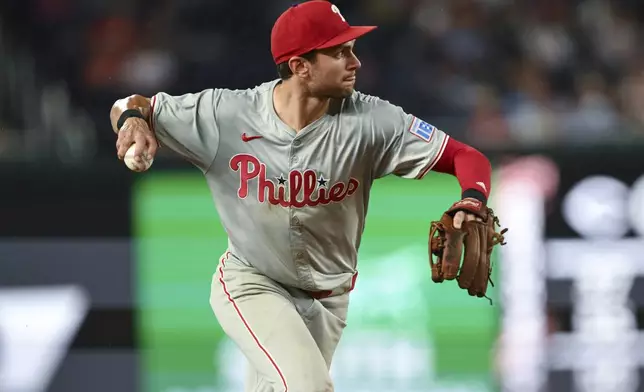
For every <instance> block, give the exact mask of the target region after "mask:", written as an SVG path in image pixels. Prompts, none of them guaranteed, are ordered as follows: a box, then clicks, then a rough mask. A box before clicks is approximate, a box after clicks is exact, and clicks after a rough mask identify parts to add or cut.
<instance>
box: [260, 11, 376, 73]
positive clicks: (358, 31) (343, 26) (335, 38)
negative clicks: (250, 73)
mask: <svg viewBox="0 0 644 392" xmlns="http://www.w3.org/2000/svg"><path fill="white" fill-rule="evenodd" d="M376 27H377V26H350V25H349V23H347V21H346V20H345V19H344V16H342V14H341V13H340V10H339V9H338V7H336V6H335V5H334V4H332V3H330V2H328V1H326V0H311V1H307V2H305V3H301V4H296V5H293V6H291V7H290V8H289V9H287V10H286V11H284V13H282V15H280V17H279V18H277V21H275V24H274V25H273V30H272V31H271V52H272V54H273V60H275V64H279V63H282V62H284V61H288V60H289V59H290V58H291V57H293V56H300V55H303V54H304V53H307V52H310V51H312V50H314V49H325V48H330V47H333V46H336V45H340V44H343V43H345V42H348V41H351V40H354V39H356V38H358V37H361V36H363V35H365V34H367V33H368V32H370V31H372V30H374V29H375V28H376Z"/></svg>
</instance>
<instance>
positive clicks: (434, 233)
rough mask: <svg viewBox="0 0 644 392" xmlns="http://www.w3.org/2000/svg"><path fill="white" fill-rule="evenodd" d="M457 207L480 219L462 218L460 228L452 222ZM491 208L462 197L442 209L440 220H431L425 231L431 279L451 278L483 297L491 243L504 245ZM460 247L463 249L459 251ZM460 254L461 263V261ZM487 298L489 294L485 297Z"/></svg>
mask: <svg viewBox="0 0 644 392" xmlns="http://www.w3.org/2000/svg"><path fill="white" fill-rule="evenodd" d="M458 211H464V212H465V213H468V214H473V215H474V216H476V217H477V219H480V220H470V221H464V222H463V224H462V226H461V228H460V229H457V228H455V227H454V225H453V219H454V215H455V214H456V213H457V212H458ZM496 226H500V224H499V219H498V218H497V217H496V216H495V215H494V211H492V209H491V208H488V207H487V206H486V205H485V204H483V203H482V202H480V201H477V200H473V199H463V200H461V201H459V202H456V203H454V204H453V205H452V207H450V209H449V210H447V211H446V212H445V213H443V216H442V217H441V220H440V221H433V222H432V223H431V226H430V231H429V263H430V265H431V267H432V280H433V281H434V282H436V283H441V282H443V281H445V280H454V279H456V280H457V282H458V286H459V287H460V288H462V289H464V290H467V292H468V294H469V295H471V296H476V297H486V298H488V297H487V296H486V295H485V294H486V292H487V287H488V282H489V283H491V284H492V286H493V287H494V283H493V282H492V279H491V276H492V263H491V261H490V257H491V255H492V250H493V248H494V246H496V245H498V244H501V245H505V242H504V238H503V234H505V232H507V231H508V229H503V230H501V231H500V232H497V231H496ZM463 249H464V250H465V252H463ZM434 256H436V261H434ZM461 257H462V260H463V262H462V264H461ZM488 299H489V298H488Z"/></svg>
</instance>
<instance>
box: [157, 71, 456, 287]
mask: <svg viewBox="0 0 644 392" xmlns="http://www.w3.org/2000/svg"><path fill="white" fill-rule="evenodd" d="M277 83H279V80H274V81H270V82H267V83H264V84H262V85H260V86H257V87H255V88H252V89H246V90H228V89H207V90H204V91H201V92H198V93H194V94H185V95H181V96H171V95H169V94H166V93H158V94H156V95H154V96H153V97H152V108H153V109H152V113H153V115H152V124H153V129H154V131H155V133H156V135H157V138H158V140H159V142H160V143H161V145H162V146H164V147H167V148H169V149H171V150H174V151H175V152H177V153H178V154H180V155H181V156H183V157H184V158H186V159H187V160H189V161H190V162H192V163H193V164H194V165H195V166H197V167H198V168H199V169H201V171H202V172H203V173H204V175H205V178H206V180H207V182H208V185H209V187H210V190H211V192H212V195H213V197H214V202H215V206H216V208H217V211H218V213H219V216H220V217H221V222H222V224H223V226H224V228H225V230H226V232H227V234H228V237H229V248H228V251H229V252H230V254H232V255H233V256H234V257H235V258H236V259H238V260H239V261H241V262H242V263H244V264H246V265H248V266H252V267H254V268H256V269H257V270H258V271H260V272H261V273H262V274H264V275H266V276H267V277H269V278H271V279H274V280H275V281H277V282H279V283H282V284H285V285H288V286H292V287H296V288H299V289H303V290H307V291H319V290H334V289H336V288H338V287H342V286H346V285H349V284H352V278H353V276H354V275H355V273H356V268H357V265H356V264H357V254H358V248H359V246H360V239H361V236H362V233H363V229H364V226H365V216H366V214H367V206H368V202H369V191H370V188H371V185H372V183H373V181H374V180H376V179H378V178H381V177H384V176H386V175H389V174H394V175H397V176H401V177H404V178H412V179H413V178H422V177H423V176H424V175H425V174H426V173H427V172H428V171H429V170H431V168H432V167H433V165H434V164H435V163H436V161H437V160H438V159H439V157H440V155H441V153H442V151H443V150H444V148H445V145H446V143H447V139H448V136H447V135H446V134H445V133H444V132H442V131H441V130H439V129H437V128H436V127H434V126H432V125H430V124H428V123H426V122H424V121H422V120H421V119H419V118H417V117H415V116H413V115H412V114H408V113H406V112H405V111H404V110H403V109H402V108H400V107H398V106H395V105H393V104H391V103H389V102H387V101H385V100H383V99H379V98H377V97H373V96H369V95H366V94H363V93H360V92H357V91H356V92H354V93H353V94H352V95H351V96H350V97H349V98H346V99H344V100H343V101H342V102H338V105H337V110H330V111H329V113H327V114H326V115H324V116H323V117H321V118H320V119H318V120H317V121H315V122H314V123H312V124H310V125H308V126H307V127H305V128H304V129H302V130H300V131H299V132H297V133H296V132H295V131H294V130H293V129H291V128H290V127H289V126H287V125H286V124H285V123H284V122H283V121H282V120H281V119H280V118H279V116H278V115H277V114H276V112H275V109H274V106H273V88H274V87H275V86H276V84H277ZM334 107H335V106H334ZM222 251H223V250H222Z"/></svg>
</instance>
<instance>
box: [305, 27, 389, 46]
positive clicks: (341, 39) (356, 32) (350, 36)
mask: <svg viewBox="0 0 644 392" xmlns="http://www.w3.org/2000/svg"><path fill="white" fill-rule="evenodd" d="M376 28H378V26H351V27H349V28H348V29H346V30H345V31H343V32H342V33H340V34H338V35H336V36H335V37H333V38H331V39H330V40H329V41H327V42H325V43H323V44H321V45H318V46H317V47H316V49H327V48H332V47H334V46H338V45H342V44H343V43H345V42H349V41H352V40H354V39H358V38H360V37H362V36H363V35H365V34H367V33H369V32H371V31H373V30H375V29H376Z"/></svg>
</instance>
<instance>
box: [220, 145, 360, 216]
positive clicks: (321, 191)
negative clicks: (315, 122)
mask: <svg viewBox="0 0 644 392" xmlns="http://www.w3.org/2000/svg"><path fill="white" fill-rule="evenodd" d="M230 168H231V169H232V170H234V171H238V172H239V189H238V190H237V195H238V196H239V197H240V198H242V199H245V198H246V197H247V196H248V187H249V182H250V180H253V179H254V180H256V181H257V198H258V200H259V202H260V203H264V202H268V203H270V204H273V205H280V206H282V207H294V208H302V207H305V206H309V207H315V206H317V205H319V204H322V205H326V204H329V203H331V202H340V201H342V200H344V199H345V198H347V197H349V196H351V195H353V194H354V193H355V192H356V190H357V189H358V186H359V185H360V183H359V182H358V180H356V179H355V178H351V179H349V182H348V183H344V182H336V183H335V184H333V185H329V186H328V187H326V186H319V187H318V183H319V182H320V181H319V180H320V179H319V178H318V176H317V174H316V173H315V172H314V171H313V170H310V169H309V170H305V171H303V172H300V171H298V170H293V171H291V172H290V173H289V175H288V192H287V186H286V185H277V184H275V182H273V181H272V180H269V179H267V178H266V164H264V163H262V162H260V161H259V159H257V158H256V157H254V156H252V155H249V154H238V155H235V156H234V157H233V158H232V159H231V160H230ZM285 182H286V181H285Z"/></svg>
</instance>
